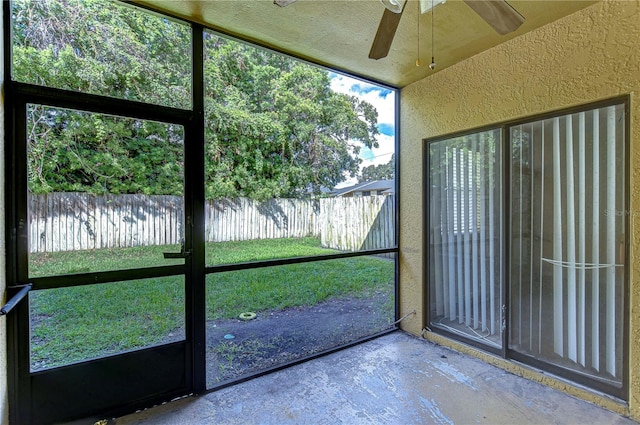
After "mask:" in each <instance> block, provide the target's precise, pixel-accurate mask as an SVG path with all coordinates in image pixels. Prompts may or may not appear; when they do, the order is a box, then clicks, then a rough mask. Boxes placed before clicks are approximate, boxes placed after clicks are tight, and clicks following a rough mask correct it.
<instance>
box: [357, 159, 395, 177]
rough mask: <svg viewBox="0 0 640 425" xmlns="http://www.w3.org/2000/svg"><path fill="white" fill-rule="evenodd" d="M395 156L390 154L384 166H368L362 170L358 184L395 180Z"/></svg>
mask: <svg viewBox="0 0 640 425" xmlns="http://www.w3.org/2000/svg"><path fill="white" fill-rule="evenodd" d="M395 156H396V155H395V154H391V159H390V160H389V162H387V163H386V164H380V165H369V166H367V167H364V168H363V169H362V172H361V173H360V176H359V177H358V183H362V182H367V181H372V180H393V179H394V178H395V170H396V166H395V162H396V159H395Z"/></svg>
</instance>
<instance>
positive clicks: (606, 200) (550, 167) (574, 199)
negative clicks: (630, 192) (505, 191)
mask: <svg viewBox="0 0 640 425" xmlns="http://www.w3.org/2000/svg"><path fill="white" fill-rule="evenodd" d="M510 139H511V146H512V148H511V158H512V165H511V182H512V191H511V192H512V196H511V211H512V217H511V227H510V233H511V237H510V239H511V272H510V277H511V282H512V283H511V299H510V307H511V314H510V318H511V320H510V325H511V326H510V329H511V332H510V345H511V347H512V348H513V349H514V350H516V351H518V352H521V353H525V354H527V355H529V356H532V357H534V358H536V359H538V360H541V361H544V362H547V363H550V364H553V365H555V366H557V367H559V368H562V369H568V370H570V371H572V372H576V373H578V374H580V375H584V376H587V377H589V378H591V379H595V380H597V381H600V382H603V383H605V384H606V385H609V386H613V387H617V388H621V387H622V383H623V374H624V371H623V364H624V363H623V361H622V359H623V353H624V349H623V340H624V336H623V332H624V328H625V326H624V320H625V319H624V317H625V316H624V304H625V284H624V282H625V263H624V261H625V249H626V248H625V244H626V239H627V235H626V224H625V223H626V215H627V213H628V212H627V210H626V205H627V204H626V199H625V193H626V188H625V173H626V171H625V167H624V164H625V144H624V141H625V107H624V105H617V106H607V107H604V108H600V109H594V110H591V111H585V112H579V113H575V114H569V115H564V116H559V117H555V118H550V119H546V120H541V121H536V122H533V123H529V124H523V125H519V126H515V127H511V128H510Z"/></svg>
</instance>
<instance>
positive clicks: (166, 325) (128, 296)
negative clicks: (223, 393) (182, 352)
mask: <svg viewBox="0 0 640 425" xmlns="http://www.w3.org/2000/svg"><path fill="white" fill-rule="evenodd" d="M169 248H170V247H136V248H128V249H121V248H120V249H103V250H94V251H79V252H64V253H51V254H32V255H31V257H30V273H31V275H32V276H46V275H51V274H63V273H74V272H86V271H98V270H111V269H114V268H115V269H125V268H133V267H148V266H151V265H161V264H166V260H161V261H158V259H157V257H158V256H159V257H160V258H162V252H164V251H168V250H170V249H169ZM173 248H174V249H175V250H177V247H173ZM332 252H335V251H332V250H327V249H323V248H321V247H320V242H319V240H317V239H314V238H303V239H279V240H256V241H245V242H221V243H215V244H209V245H208V246H207V263H208V264H210V265H212V264H229V263H239V262H247V261H255V260H264V259H273V258H286V257H298V256H308V255H318V254H326V253H332ZM393 278H394V266H393V262H392V261H389V260H386V259H381V258H376V257H353V258H347V259H339V260H327V261H319V262H311V263H302V264H290V265H285V266H277V267H269V268H260V269H250V270H241V271H234V272H225V273H218V274H210V275H208V276H207V281H206V297H207V319H208V320H215V319H220V318H232V317H237V316H238V315H239V314H240V313H242V312H245V311H254V312H260V311H264V310H271V309H283V308H286V307H295V306H304V305H314V304H316V303H318V302H321V301H324V300H327V299H330V298H334V297H340V296H356V297H367V296H371V295H372V294H374V293H379V292H381V291H385V292H389V291H393ZM30 302H31V317H32V336H31V341H32V343H31V364H32V368H34V369H40V368H43V367H52V366H57V365H61V364H67V363H71V362H75V361H79V360H83V359H89V358H94V357H99V356H103V355H107V354H112V353H117V352H122V351H126V350H131V349H135V348H140V347H144V346H149V345H153V344H157V343H159V342H163V341H167V340H179V339H182V338H184V278H183V277H182V276H173V277H165V278H154V279H144V280H137V281H127V282H115V283H108V284H101V285H88V286H81V287H72V288H59V289H52V290H46V291H36V292H33V293H32V294H31V295H30Z"/></svg>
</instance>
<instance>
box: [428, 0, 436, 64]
mask: <svg viewBox="0 0 640 425" xmlns="http://www.w3.org/2000/svg"><path fill="white" fill-rule="evenodd" d="M433 1H434V0H431V63H430V64H429V69H431V70H432V71H433V70H434V69H436V61H435V60H434V54H433V45H434V44H435V42H434V38H433V15H434V13H435V5H434V4H433Z"/></svg>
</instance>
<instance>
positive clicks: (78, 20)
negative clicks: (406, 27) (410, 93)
mask: <svg viewBox="0 0 640 425" xmlns="http://www.w3.org/2000/svg"><path fill="white" fill-rule="evenodd" d="M13 18H14V19H13V21H14V41H13V64H14V78H16V79H18V80H20V81H24V82H30V83H35V84H42V85H47V86H53V87H58V88H63V89H69V90H79V91H83V92H89V93H97V94H102V95H108V96H114V97H119V98H125V99H132V100H139V101H144V102H151V103H157V104H162V105H167V106H173V107H179V108H186V109H188V108H190V107H191V69H190V66H191V61H190V57H189V55H188V52H189V51H190V50H189V49H190V46H191V42H190V36H191V35H190V34H191V32H190V28H189V27H188V26H187V25H183V24H179V23H176V22H174V21H171V20H168V19H166V18H159V17H157V16H156V15H152V14H149V13H147V12H143V11H139V10H137V9H135V8H132V7H130V6H123V5H120V4H117V3H113V2H103V1H96V0H49V1H46V2H40V1H38V2H32V1H27V0H21V1H16V2H14V8H13ZM204 42H205V52H204V53H205V69H204V75H205V96H206V101H205V121H206V128H205V139H206V140H205V149H206V158H205V167H206V196H207V197H208V198H230V197H240V196H244V197H250V198H254V199H259V200H262V199H268V198H272V197H302V196H307V195H308V194H310V193H314V192H315V193H319V191H320V189H321V187H334V186H335V185H336V184H337V183H339V182H340V181H342V180H343V179H344V178H345V174H346V175H347V176H352V177H353V176H355V175H356V174H357V172H358V168H359V164H360V161H361V160H360V159H359V158H358V153H359V149H360V148H359V146H361V145H362V144H364V145H365V146H368V147H375V146H376V141H375V136H376V135H377V134H378V130H377V128H376V126H375V124H376V121H377V111H376V110H375V108H374V107H373V106H372V105H370V104H368V103H366V102H362V101H359V100H358V99H357V98H355V97H351V96H347V95H344V94H338V93H335V92H333V91H331V89H330V79H329V76H328V73H327V72H326V71H324V70H321V69H319V68H316V67H312V66H309V65H307V64H304V63H302V62H299V61H295V60H293V59H290V58H287V57H285V56H282V55H278V54H274V53H270V52H267V51H265V50H262V49H256V48H253V47H250V46H248V45H245V44H242V43H238V42H235V41H231V40H228V39H225V38H221V37H217V36H215V35H213V34H211V33H208V32H207V33H206V35H205V40H204ZM185 52H187V53H185ZM29 117H30V122H29V133H30V137H29V140H28V145H29V152H28V157H29V179H30V188H31V190H33V191H37V192H48V191H70V190H74V191H87V192H93V193H105V192H108V193H163V194H164V193H171V194H180V193H182V189H181V187H180V185H181V181H182V176H181V175H180V173H181V170H182V168H183V159H182V153H181V150H182V143H183V140H182V131H181V129H179V128H175V126H173V127H172V126H168V125H160V124H153V123H148V122H141V121H139V120H130V119H125V118H116V117H105V116H99V115H95V114H87V113H80V112H77V111H66V110H61V109H53V108H44V107H40V106H34V107H32V108H31V109H30V111H29ZM170 182H174V183H170Z"/></svg>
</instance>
